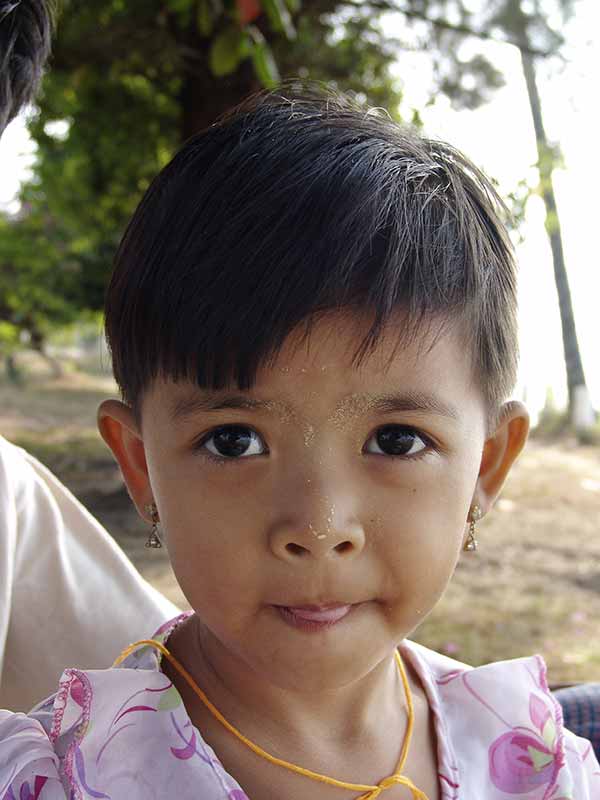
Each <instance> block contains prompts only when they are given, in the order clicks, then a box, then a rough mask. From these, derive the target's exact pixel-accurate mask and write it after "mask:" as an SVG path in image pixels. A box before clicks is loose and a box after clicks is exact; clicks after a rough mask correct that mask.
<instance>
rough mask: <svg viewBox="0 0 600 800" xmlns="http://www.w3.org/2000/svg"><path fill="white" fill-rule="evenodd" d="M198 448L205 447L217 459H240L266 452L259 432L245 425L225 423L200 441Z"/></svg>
mask: <svg viewBox="0 0 600 800" xmlns="http://www.w3.org/2000/svg"><path fill="white" fill-rule="evenodd" d="M196 449H197V450H204V449H205V450H207V451H208V452H209V453H210V454H211V455H212V456H213V457H215V458H217V459H239V458H242V457H244V456H257V455H262V454H263V453H265V452H266V448H265V446H264V444H263V442H262V439H261V438H260V436H259V435H258V433H256V431H253V430H252V428H248V427H246V426H245V425H223V426H221V427H219V428H215V429H214V430H213V431H211V433H210V434H209V435H208V436H205V437H204V438H203V439H202V440H201V441H200V442H199V443H198V445H197V446H196Z"/></svg>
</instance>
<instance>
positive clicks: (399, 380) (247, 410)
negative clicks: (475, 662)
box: [101, 316, 526, 691]
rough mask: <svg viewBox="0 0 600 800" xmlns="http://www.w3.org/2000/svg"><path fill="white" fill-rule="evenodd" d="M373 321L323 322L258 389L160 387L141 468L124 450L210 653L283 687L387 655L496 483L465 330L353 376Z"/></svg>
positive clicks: (331, 680) (351, 674)
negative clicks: (155, 513) (154, 510)
mask: <svg viewBox="0 0 600 800" xmlns="http://www.w3.org/2000/svg"><path fill="white" fill-rule="evenodd" d="M364 330H365V329H364V328H363V326H362V324H361V323H359V322H357V321H356V320H353V321H351V322H350V321H347V320H346V321H344V320H342V318H340V317H339V316H329V317H328V318H324V319H323V320H322V321H320V322H319V323H317V324H316V325H315V328H314V329H313V332H312V334H311V337H310V340H309V342H308V346H307V345H303V346H300V347H295V345H296V344H297V342H296V341H292V340H290V341H289V342H287V343H286V345H285V347H284V349H283V350H282V352H281V353H280V355H279V357H278V359H277V362H276V363H275V364H274V366H273V367H272V368H264V369H262V370H261V371H260V373H259V375H258V380H257V382H256V385H255V387H254V388H253V389H252V391H250V392H239V391H231V392H218V393H210V392H207V391H205V390H200V389H198V388H196V387H195V386H193V385H192V384H187V383H186V384H184V383H178V384H175V383H172V382H167V381H157V382H156V383H155V384H154V385H153V387H152V388H151V390H150V391H149V392H148V393H147V395H146V396H145V397H144V401H143V407H142V420H143V422H142V430H141V431H136V430H135V428H134V426H133V423H132V424H131V430H130V431H129V434H128V435H129V444H128V445H127V446H126V447H124V448H122V449H126V448H128V450H129V456H128V457H129V459H130V461H133V462H135V464H134V466H133V467H132V466H131V465H129V466H128V465H127V464H125V465H124V463H123V458H124V457H123V456H122V455H121V457H120V458H119V460H120V461H121V465H122V467H123V471H124V474H125V476H126V478H127V479H128V484H129V488H130V491H131V493H132V495H133V497H134V499H135V500H136V502H137V503H138V507H140V508H141V507H142V506H143V504H144V503H148V502H150V500H151V499H152V498H154V500H155V502H156V504H157V507H158V510H159V514H160V518H161V523H162V529H163V533H164V539H166V544H167V546H168V550H169V554H170V557H171V561H172V564H173V568H174V571H175V574H176V576H177V579H178V581H179V583H180V585H181V588H182V590H183V592H184V594H185V596H186V597H187V599H188V601H189V602H190V604H191V606H192V607H193V608H194V609H195V611H196V612H197V615H198V617H199V619H200V620H201V623H202V625H203V631H204V640H205V642H206V643H207V646H208V647H212V648H214V650H215V655H216V654H217V651H218V657H219V658H221V659H222V658H224V657H225V658H231V659H233V660H234V661H235V663H237V664H238V665H239V664H242V665H243V667H244V668H245V669H247V670H249V671H251V672H253V673H255V674H257V675H260V676H261V678H262V679H266V680H269V681H270V682H272V683H273V684H275V685H277V686H280V687H281V688H288V689H296V690H298V689H305V690H306V689H309V690H315V691H316V690H320V691H322V690H326V689H328V688H332V687H333V686H340V685H345V684H347V683H349V682H350V681H352V680H355V679H356V678H358V677H360V676H363V675H366V674H367V673H368V672H369V671H370V670H371V669H373V668H374V666H375V665H376V664H377V663H379V662H381V661H382V659H383V658H385V657H386V656H387V655H388V654H389V653H390V652H391V650H392V649H393V648H394V647H395V646H396V645H397V643H398V642H399V641H400V640H402V639H403V638H404V637H405V636H406V635H407V634H409V633H410V632H411V631H412V630H413V629H414V628H415V627H416V626H417V625H418V624H419V623H420V622H421V621H422V620H423V619H424V618H425V616H426V615H427V614H428V613H429V612H430V611H431V609H432V608H433V607H434V606H435V604H436V603H437V601H438V600H439V598H440V596H441V595H442V593H443V592H444V590H445V588H446V586H447V584H448V581H449V579H450V577H451V575H452V573H453V571H454V568H455V566H456V562H457V559H458V557H459V555H460V552H461V546H462V544H463V541H464V538H465V527H466V521H467V516H468V513H469V508H470V506H471V505H472V504H473V503H474V502H477V503H478V504H479V505H480V506H481V507H482V508H483V509H484V510H486V508H487V507H488V505H489V502H491V499H490V498H491V495H492V494H494V493H495V492H496V491H497V489H499V486H497V488H496V484H494V482H493V481H492V480H491V479H489V476H488V477H487V478H486V475H485V469H486V460H489V461H490V463H491V462H494V465H496V462H497V461H498V453H499V452H500V451H498V449H497V448H494V446H493V441H494V440H489V441H488V444H486V408H485V405H484V401H483V397H482V394H481V392H480V390H479V388H478V386H477V385H476V383H475V381H474V379H473V376H472V370H471V365H470V362H469V359H468V358H467V357H466V355H465V354H466V348H465V345H464V343H463V341H462V339H461V338H460V336H459V335H458V334H457V333H452V332H451V331H449V332H448V333H446V334H444V335H443V336H442V337H440V339H439V340H438V342H437V343H436V344H435V346H434V347H433V348H432V349H430V350H428V348H426V347H421V348H419V345H418V343H415V345H413V346H412V347H407V348H405V349H402V350H399V351H398V353H397V354H396V356H395V358H394V359H393V361H392V362H391V365H389V364H387V362H386V360H387V356H388V355H389V353H390V349H389V348H391V347H392V344H393V340H392V339H384V340H383V341H382V343H381V344H380V346H379V347H378V349H377V350H376V352H375V353H374V354H373V355H372V356H370V357H367V359H366V360H365V361H364V362H363V364H362V365H361V367H360V369H356V368H354V367H352V366H351V363H350V361H351V357H352V354H353V353H354V350H355V348H356V346H357V343H358V342H359V341H360V340H361V338H362V335H363V333H364ZM103 427H106V425H104V426H103V425H102V422H101V428H103ZM108 427H110V423H108ZM103 432H104V433H105V436H106V438H107V439H109V440H110V438H111V435H110V433H109V434H108V435H107V434H106V431H104V430H103ZM525 432H526V423H525V427H524V431H523V437H522V438H524V433H525ZM509 438H510V437H509ZM517 438H518V437H517ZM513 440H515V436H514V435H513ZM489 442H492V444H491V445H490V444H489ZM521 443H522V442H521ZM513 444H514V441H513ZM112 446H113V449H115V452H117V455H118V456H119V446H118V445H117V446H115V444H114V442H112ZM490 447H491V448H492V451H493V452H492V453H491V455H490V457H489V459H488V458H487V457H486V455H485V452H484V451H485V450H486V448H490ZM513 449H515V448H514V447H513ZM519 449H520V445H519V446H518V448H517V449H516V452H518V450H519ZM516 452H514V453H513V454H512V457H511V458H510V461H512V458H514V456H515V455H516ZM508 466H509V465H508ZM508 466H506V467H505V469H504V471H503V473H502V475H501V476H500V478H499V480H500V482H501V480H502V479H503V476H504V474H506V471H507V470H508ZM490 469H492V467H490ZM136 470H137V472H135V471H136ZM132 471H133V472H135V474H133V472H132ZM480 472H481V476H480ZM136 476H137V477H136ZM144 476H145V478H144ZM486 480H487V483H486ZM496 483H497V481H496ZM488 501H489V502H488Z"/></svg>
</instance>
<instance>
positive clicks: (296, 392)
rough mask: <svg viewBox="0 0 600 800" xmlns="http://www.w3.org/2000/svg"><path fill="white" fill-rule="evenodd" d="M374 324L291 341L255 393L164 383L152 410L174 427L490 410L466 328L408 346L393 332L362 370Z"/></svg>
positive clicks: (334, 318)
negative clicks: (222, 413)
mask: <svg viewBox="0 0 600 800" xmlns="http://www.w3.org/2000/svg"><path fill="white" fill-rule="evenodd" d="M369 328H370V321H368V320H366V319H363V318H359V317H356V316H353V317H349V316H348V315H344V316H341V315H339V314H329V315H326V316H324V317H323V318H322V319H320V320H319V321H318V322H315V323H314V324H313V325H312V327H311V328H310V330H309V331H308V333H307V332H306V331H298V332H296V333H294V334H293V335H290V336H289V337H288V339H287V340H286V341H285V342H284V344H283V347H282V348H281V350H280V351H279V353H278V354H277V356H276V357H275V358H274V360H273V361H272V362H271V363H269V364H266V365H263V366H261V367H260V368H259V370H258V372H257V374H256V381H255V383H254V385H253V386H252V388H251V389H250V390H249V391H239V390H238V388H237V387H234V386H232V387H228V388H226V389H224V390H219V391H213V390H208V389H202V388H199V387H197V386H196V385H194V384H193V383H191V382H188V381H185V382H177V383H175V382H172V381H169V380H165V381H157V382H155V385H154V386H153V387H152V388H151V390H150V395H151V403H152V405H153V406H154V407H155V408H156V405H157V404H158V405H160V406H161V407H162V408H163V409H164V411H165V412H166V413H167V414H168V416H169V417H170V418H171V419H172V420H173V421H175V422H177V421H179V420H185V419H186V418H188V417H190V416H192V415H194V414H197V413H199V412H202V411H214V410H222V409H225V408H230V409H233V408H238V409H239V408H245V409H247V410H253V411H262V412H265V411H267V412H269V411H270V412H273V413H278V414H282V415H286V416H289V415H292V414H304V412H306V411H310V412H314V413H318V411H319V409H322V411H323V414H326V415H328V417H329V418H331V414H337V415H338V417H337V418H338V419H341V418H342V417H343V416H345V415H346V414H348V413H354V414H356V413H361V412H364V413H368V412H369V411H393V410H411V409H414V410H421V411H426V412H430V413H434V414H439V415H443V416H447V417H449V418H453V417H454V418H457V417H459V416H460V415H461V413H462V410H463V409H467V408H471V410H472V411H473V410H475V409H477V408H479V407H481V408H483V398H482V393H481V392H480V390H479V387H478V385H477V383H476V381H475V380H474V378H473V370H472V365H471V359H470V356H469V349H468V348H467V347H466V344H465V337H464V336H463V335H462V333H461V330H460V328H459V326H457V325H456V324H452V325H447V326H444V327H441V328H440V326H439V325H432V326H429V327H428V328H427V329H426V330H424V332H423V333H422V334H421V335H416V336H414V337H412V338H411V339H409V340H408V341H403V340H402V338H401V337H400V336H399V334H398V331H397V330H395V329H394V326H393V325H389V326H388V328H387V329H386V330H385V331H384V332H383V333H382V336H381V339H380V340H379V341H378V343H377V346H376V347H375V348H374V350H373V351H372V352H368V353H367V354H366V355H365V357H364V359H362V360H361V361H360V362H359V363H356V359H355V356H356V353H357V350H358V348H359V347H360V345H361V343H362V342H363V341H364V337H365V335H366V333H367V332H368V330H369Z"/></svg>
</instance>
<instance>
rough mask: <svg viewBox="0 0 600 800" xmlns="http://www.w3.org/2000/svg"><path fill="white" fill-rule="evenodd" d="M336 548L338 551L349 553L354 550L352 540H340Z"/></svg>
mask: <svg viewBox="0 0 600 800" xmlns="http://www.w3.org/2000/svg"><path fill="white" fill-rule="evenodd" d="M334 550H335V551H336V553H347V552H348V551H350V550H352V542H348V541H345V542H340V543H339V544H336V546H335V547H334Z"/></svg>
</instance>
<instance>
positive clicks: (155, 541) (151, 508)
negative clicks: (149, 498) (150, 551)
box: [145, 503, 162, 549]
mask: <svg viewBox="0 0 600 800" xmlns="http://www.w3.org/2000/svg"><path fill="white" fill-rule="evenodd" d="M145 508H146V511H147V512H148V514H150V516H151V518H152V530H151V531H150V533H149V535H148V539H147V540H146V547H152V548H155V549H158V548H159V547H162V542H161V541H160V539H159V538H158V531H159V527H158V526H159V525H160V518H159V516H158V509H157V507H156V503H150V504H149V505H147V506H146V507H145Z"/></svg>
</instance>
